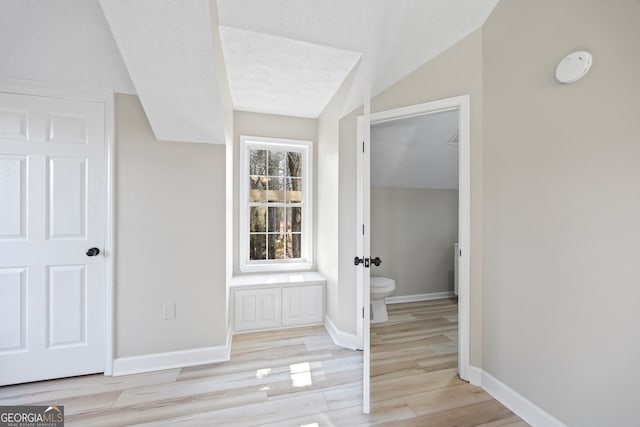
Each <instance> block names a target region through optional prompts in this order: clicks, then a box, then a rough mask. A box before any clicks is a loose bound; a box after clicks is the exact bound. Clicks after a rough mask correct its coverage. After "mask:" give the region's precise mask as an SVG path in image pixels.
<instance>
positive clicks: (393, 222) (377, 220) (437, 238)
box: [371, 187, 458, 296]
mask: <svg viewBox="0 0 640 427" xmlns="http://www.w3.org/2000/svg"><path fill="white" fill-rule="evenodd" d="M457 241H458V191H457V190H433V189H417V188H390V187H371V256H372V257H375V256H378V257H380V258H381V259H382V264H381V265H380V266H379V267H376V266H372V267H371V275H373V276H385V277H391V278H393V279H395V281H396V291H395V292H394V293H393V295H394V296H401V295H416V294H427V293H433V292H447V291H451V292H453V244H454V243H456V242H457Z"/></svg>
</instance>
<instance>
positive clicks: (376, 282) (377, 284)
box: [371, 276, 396, 323]
mask: <svg viewBox="0 0 640 427" xmlns="http://www.w3.org/2000/svg"><path fill="white" fill-rule="evenodd" d="M395 290H396V281H395V280H393V279H390V278H388V277H377V276H371V323H380V322H386V321H387V320H389V315H388V314H387V304H386V302H385V300H384V299H385V298H386V297H388V296H389V295H391V294H392V293H393V291H395Z"/></svg>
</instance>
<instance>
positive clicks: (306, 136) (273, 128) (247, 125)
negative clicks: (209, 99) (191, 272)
mask: <svg viewBox="0 0 640 427" xmlns="http://www.w3.org/2000/svg"><path fill="white" fill-rule="evenodd" d="M233 121H234V128H235V132H234V148H233V164H234V165H235V166H236V167H237V166H238V165H239V159H240V136H242V135H247V136H262V137H267V138H284V139H299V140H304V141H313V151H314V155H313V158H314V163H317V143H316V142H317V137H318V131H317V122H318V121H317V120H315V119H305V118H300V117H288V116H278V115H273V114H260V113H249V112H245V111H235V112H234V120H233ZM239 185H240V184H239V178H238V170H237V169H236V170H235V171H234V183H233V188H234V189H235V190H236V191H234V194H233V213H234V215H233V217H234V218H236V221H234V224H233V255H232V256H233V274H241V273H240V270H239V269H238V265H239V252H238V250H239V249H238V248H239V246H238V242H239V240H238V233H239V232H238V221H237V218H238V217H239V214H240V213H239V208H238V206H239V205H238V203H239V199H238V189H239V188H240V187H239ZM317 185H318V184H317V179H314V188H317ZM314 193H316V191H314ZM314 202H315V201H314ZM314 205H315V203H314ZM315 217H316V215H315V214H314V219H315ZM314 228H315V227H314ZM315 234H316V233H315V230H314V235H315ZM314 241H315V239H314ZM314 246H315V244H314ZM314 256H315V254H314Z"/></svg>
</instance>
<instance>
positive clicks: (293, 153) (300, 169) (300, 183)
mask: <svg viewBox="0 0 640 427" xmlns="http://www.w3.org/2000/svg"><path fill="white" fill-rule="evenodd" d="M311 144H312V143H311V142H310V141H295V140H282V139H271V138H258V137H248V136H242V137H240V161H241V167H240V218H241V219H240V245H239V246H240V270H241V271H278V270H294V269H308V268H310V267H311V265H312V263H313V262H312V259H311V244H312V242H311V239H312V230H313V226H312V223H311V221H312V207H311V200H312V195H311V189H312V185H311V177H312V176H313V171H312V166H311V165H312V164H313V162H312V150H311V146H312V145H311Z"/></svg>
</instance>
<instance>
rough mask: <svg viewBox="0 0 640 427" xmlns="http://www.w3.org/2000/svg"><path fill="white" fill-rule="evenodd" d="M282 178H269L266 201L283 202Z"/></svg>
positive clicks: (283, 180)
mask: <svg viewBox="0 0 640 427" xmlns="http://www.w3.org/2000/svg"><path fill="white" fill-rule="evenodd" d="M284 188H285V179H284V178H269V187H268V191H267V201H268V202H275V203H278V202H284Z"/></svg>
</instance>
